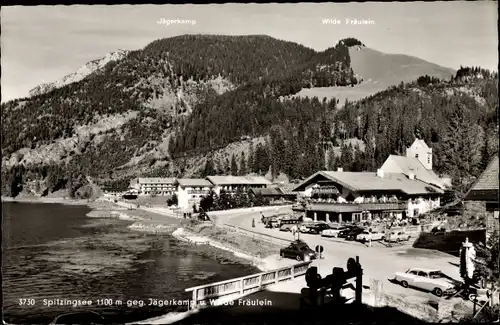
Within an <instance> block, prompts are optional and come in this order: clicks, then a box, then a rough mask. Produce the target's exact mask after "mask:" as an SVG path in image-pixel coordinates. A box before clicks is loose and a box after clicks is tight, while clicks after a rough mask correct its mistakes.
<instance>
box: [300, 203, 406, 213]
mask: <svg viewBox="0 0 500 325" xmlns="http://www.w3.org/2000/svg"><path fill="white" fill-rule="evenodd" d="M325 206H329V207H330V208H331V209H332V211H334V210H335V209H336V208H338V209H340V208H343V207H347V208H351V209H354V210H359V211H364V210H370V211H371V210H405V209H406V207H407V203H405V202H397V203H396V202H394V203H392V202H387V203H378V202H377V203H369V202H366V203H355V202H352V203H337V202H324V201H323V202H311V203H310V204H308V206H307V209H308V210H315V209H320V210H321V208H324V207H325Z"/></svg>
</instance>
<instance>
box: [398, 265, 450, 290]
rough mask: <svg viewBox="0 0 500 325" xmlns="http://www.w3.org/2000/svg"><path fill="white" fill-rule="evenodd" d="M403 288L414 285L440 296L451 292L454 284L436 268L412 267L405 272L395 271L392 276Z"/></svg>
mask: <svg viewBox="0 0 500 325" xmlns="http://www.w3.org/2000/svg"><path fill="white" fill-rule="evenodd" d="M394 280H396V281H397V282H399V283H400V284H401V285H402V286H403V287H404V288H408V287H414V288H418V289H422V290H426V291H430V292H432V293H433V294H434V295H436V296H438V297H441V296H442V295H443V294H446V295H448V294H453V293H454V292H455V286H454V284H453V282H452V281H450V280H449V279H448V278H446V277H445V276H444V274H443V273H442V272H441V271H440V270H437V269H424V268H412V269H409V270H407V271H406V272H404V273H403V272H396V276H395V278H394Z"/></svg>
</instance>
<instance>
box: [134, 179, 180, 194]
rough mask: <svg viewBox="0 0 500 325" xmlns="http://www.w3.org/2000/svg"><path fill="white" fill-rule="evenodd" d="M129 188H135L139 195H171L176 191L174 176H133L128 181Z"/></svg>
mask: <svg viewBox="0 0 500 325" xmlns="http://www.w3.org/2000/svg"><path fill="white" fill-rule="evenodd" d="M130 188H133V189H135V190H136V191H137V193H138V194H139V195H165V196H166V195H169V196H171V195H174V193H175V192H176V186H175V178H162V177H145V178H134V179H132V180H131V181H130Z"/></svg>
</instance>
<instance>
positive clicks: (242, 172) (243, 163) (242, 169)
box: [239, 151, 248, 176]
mask: <svg viewBox="0 0 500 325" xmlns="http://www.w3.org/2000/svg"><path fill="white" fill-rule="evenodd" d="M239 172H240V173H239V175H241V176H244V175H246V174H248V165H247V160H246V159H245V152H244V151H242V152H241V157H240V168H239Z"/></svg>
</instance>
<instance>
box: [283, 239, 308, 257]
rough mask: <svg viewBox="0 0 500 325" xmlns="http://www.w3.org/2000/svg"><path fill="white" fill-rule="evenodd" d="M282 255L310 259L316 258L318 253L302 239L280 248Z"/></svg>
mask: <svg viewBox="0 0 500 325" xmlns="http://www.w3.org/2000/svg"><path fill="white" fill-rule="evenodd" d="M280 256H281V257H287V258H294V259H296V260H297V261H308V260H312V259H315V258H316V253H315V252H314V251H313V250H312V249H311V248H310V247H309V246H307V244H306V243H305V242H303V241H302V240H296V241H293V242H291V243H290V245H288V246H287V247H284V248H282V249H280Z"/></svg>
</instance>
